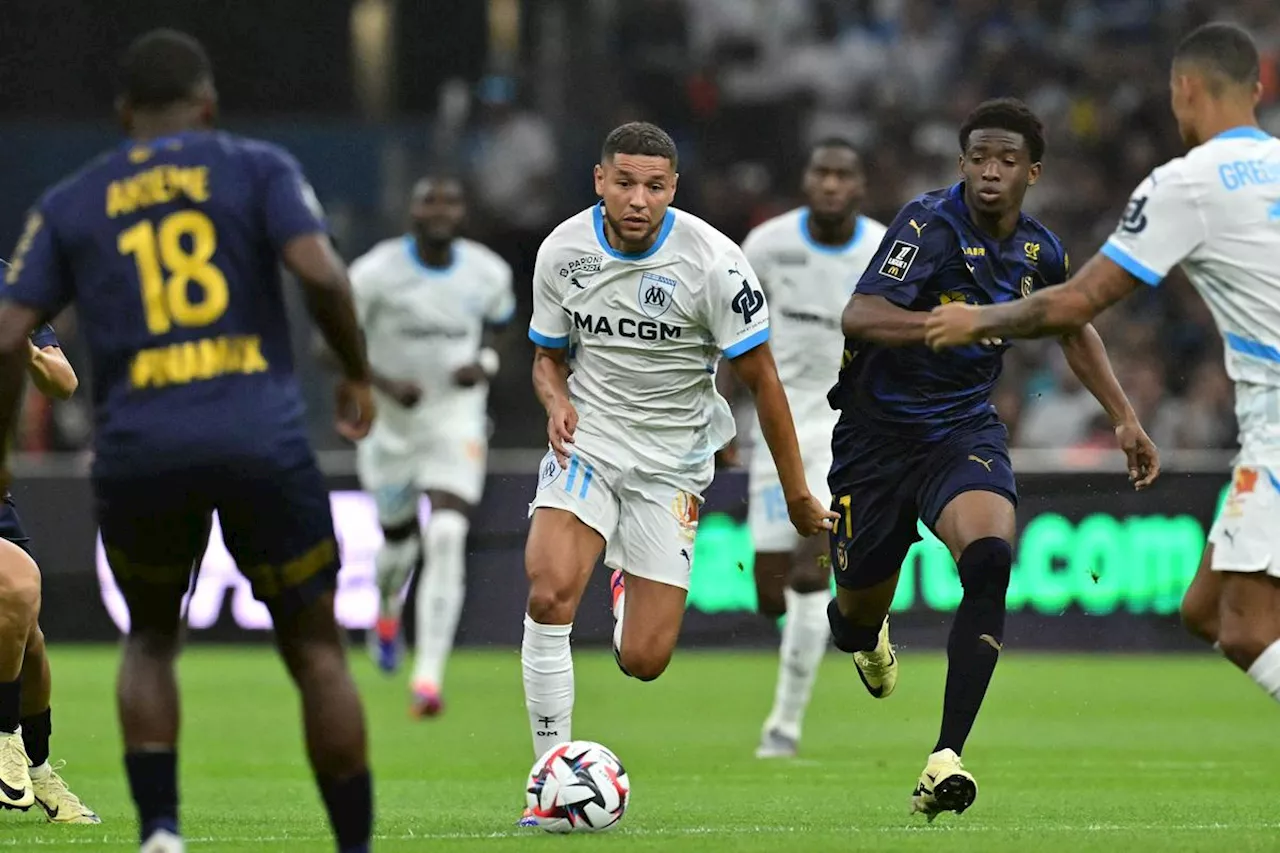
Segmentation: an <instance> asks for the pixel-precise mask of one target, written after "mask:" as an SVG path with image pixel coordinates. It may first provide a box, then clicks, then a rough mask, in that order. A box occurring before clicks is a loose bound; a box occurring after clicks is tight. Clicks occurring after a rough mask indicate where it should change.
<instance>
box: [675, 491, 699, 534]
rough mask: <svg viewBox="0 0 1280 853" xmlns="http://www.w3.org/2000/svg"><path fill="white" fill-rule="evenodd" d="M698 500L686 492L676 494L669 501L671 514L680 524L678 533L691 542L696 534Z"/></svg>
mask: <svg viewBox="0 0 1280 853" xmlns="http://www.w3.org/2000/svg"><path fill="white" fill-rule="evenodd" d="M698 509H699V504H698V499H697V498H696V497H694V496H693V495H691V494H689V493H688V492H676V496H675V497H674V498H672V500H671V514H672V515H674V516H675V517H676V521H678V522H679V523H680V533H681V534H682V535H683V536H684V537H685V538H686V539H688V540H689V541H690V542H692V541H693V539H694V536H695V535H696V534H697V532H698Z"/></svg>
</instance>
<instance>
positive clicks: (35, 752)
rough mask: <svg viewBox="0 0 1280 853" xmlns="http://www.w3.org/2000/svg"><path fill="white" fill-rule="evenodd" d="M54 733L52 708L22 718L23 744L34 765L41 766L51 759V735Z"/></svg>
mask: <svg viewBox="0 0 1280 853" xmlns="http://www.w3.org/2000/svg"><path fill="white" fill-rule="evenodd" d="M52 734H53V709H52V708H45V709H44V710H43V711H41V712H40V713H39V714H33V715H31V716H30V717H23V718H22V745H23V746H25V747H26V748H27V758H28V759H30V761H31V766H32V767H39V766H40V765H41V764H44V763H45V762H46V761H48V760H49V736H50V735H52Z"/></svg>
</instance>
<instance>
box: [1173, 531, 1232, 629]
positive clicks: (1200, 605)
mask: <svg viewBox="0 0 1280 853" xmlns="http://www.w3.org/2000/svg"><path fill="white" fill-rule="evenodd" d="M1222 581H1223V575H1222V573H1221V572H1215V571H1214V570H1213V546H1212V545H1209V546H1208V547H1206V548H1205V550H1204V556H1203V557H1202V558H1201V560H1200V567H1199V568H1198V569H1196V575H1195V577H1194V578H1192V579H1191V585H1190V586H1188V587H1187V592H1186V594H1185V595H1183V597H1182V606H1181V608H1180V614H1181V616H1182V625H1183V627H1185V628H1186V629H1187V631H1188V632H1189V633H1190V634H1191V635H1192V636H1195V637H1199V638H1200V639H1201V640H1204V641H1205V642H1206V643H1217V642H1218V624H1219V623H1218V610H1219V608H1220V606H1221V601H1222Z"/></svg>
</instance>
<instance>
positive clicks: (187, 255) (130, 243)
mask: <svg viewBox="0 0 1280 853" xmlns="http://www.w3.org/2000/svg"><path fill="white" fill-rule="evenodd" d="M184 241H186V242H185V244H184ZM116 246H117V247H118V248H119V250H120V254H122V255H132V256H133V260H134V263H135V264H137V267H138V281H139V282H140V283H141V284H142V307H143V310H144V313H145V314H146V318H147V330H148V331H149V332H151V334H153V335H163V334H164V333H165V332H168V331H169V330H171V329H172V328H173V326H174V325H175V324H176V325H178V326H207V325H209V324H210V323H212V322H214V321H215V320H217V319H218V318H219V317H221V316H222V314H223V312H225V311H226V310H227V300H228V298H229V292H228V289H227V279H226V276H224V275H223V274H222V271H221V270H219V269H218V268H217V267H216V266H214V265H213V264H212V263H210V261H211V260H212V258H213V253H214V251H215V250H216V249H217V248H218V236H217V233H216V232H215V231H214V227H213V221H212V220H211V219H209V217H208V216H206V215H205V214H203V213H201V212H200V211H198V210H180V211H178V212H177V213H171V214H169V215H168V216H166V217H165V218H164V219H162V220H160V225H159V227H156V225H155V224H154V223H152V222H151V221H150V220H146V219H144V220H143V221H141V222H139V223H138V224H137V225H134V226H133V227H131V228H129V229H127V230H125V231H122V232H120V237H119V238H118V240H117V241H116ZM166 273H167V274H168V275H167V276H166ZM192 282H195V283H196V284H197V285H199V286H200V289H201V291H202V292H203V294H202V296H201V297H200V299H198V300H196V301H195V302H193V301H192V300H191V295H190V293H189V292H188V291H189V289H188V285H190V284H191V283H192Z"/></svg>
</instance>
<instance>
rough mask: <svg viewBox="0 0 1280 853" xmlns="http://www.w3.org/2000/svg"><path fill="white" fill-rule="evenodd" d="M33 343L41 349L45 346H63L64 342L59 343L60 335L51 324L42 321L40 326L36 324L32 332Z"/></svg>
mask: <svg viewBox="0 0 1280 853" xmlns="http://www.w3.org/2000/svg"><path fill="white" fill-rule="evenodd" d="M31 343H33V344H35V345H36V346H37V347H38V348H40V349H44V348H45V347H61V346H62V344H60V343H58V336H57V334H56V333H55V332H54V331H53V326H50V325H49V324H48V323H41V324H40V325H39V326H36V328H35V331H33V332H32V333H31Z"/></svg>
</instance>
